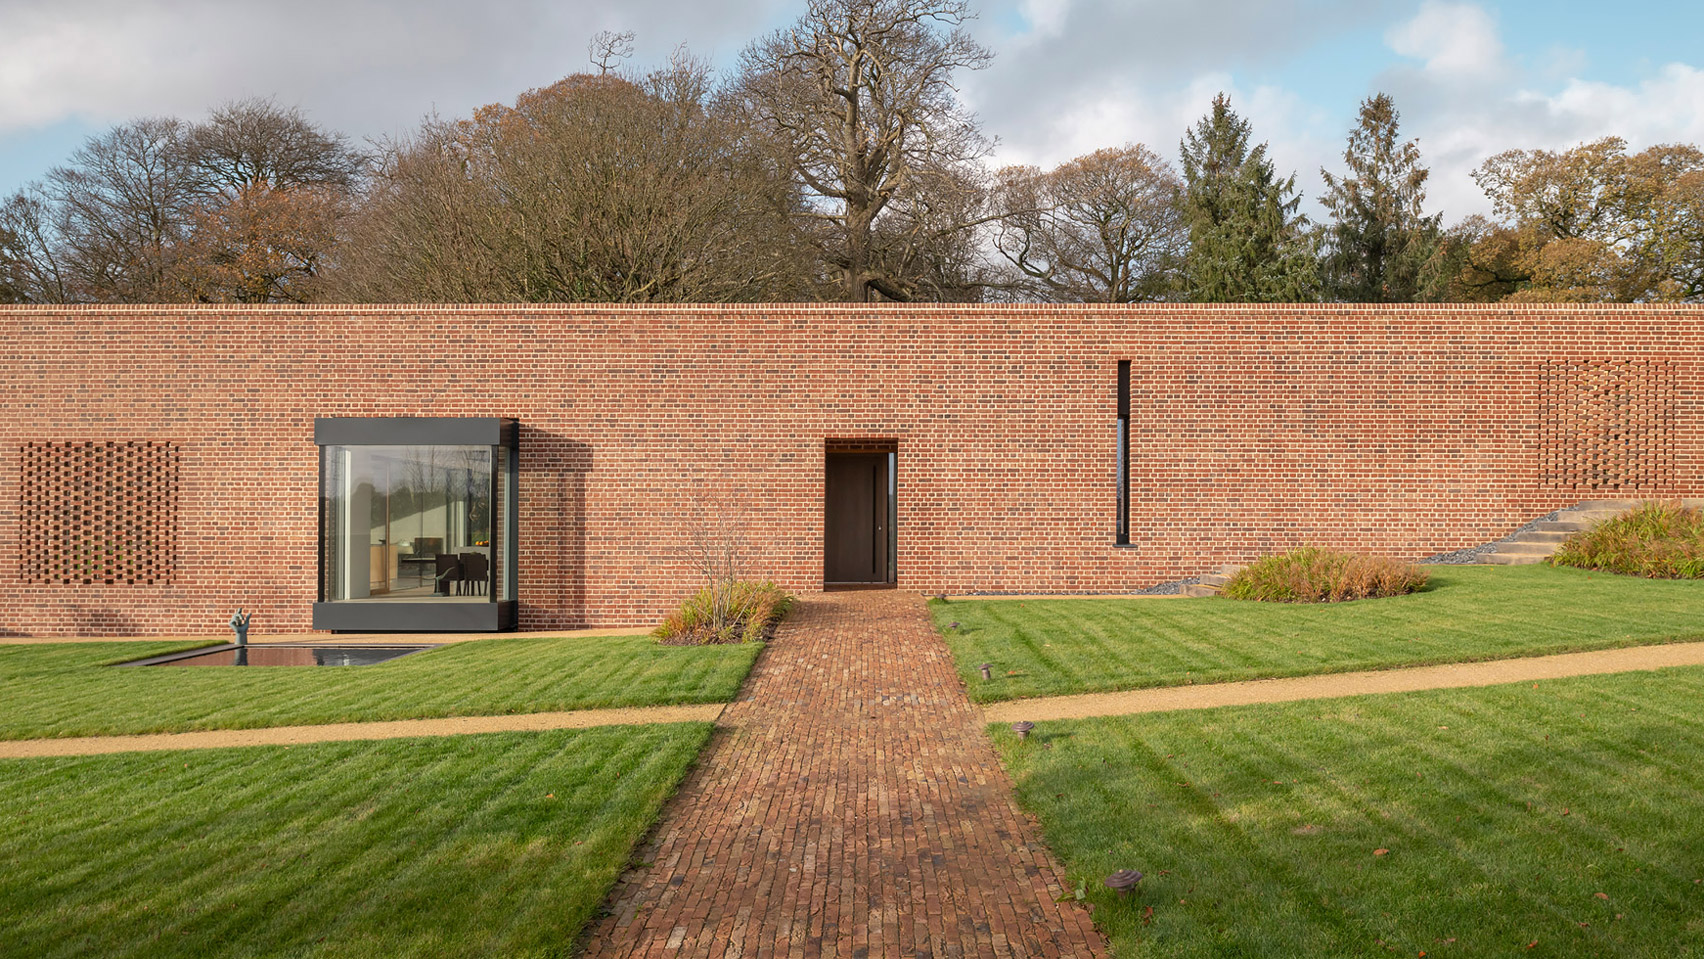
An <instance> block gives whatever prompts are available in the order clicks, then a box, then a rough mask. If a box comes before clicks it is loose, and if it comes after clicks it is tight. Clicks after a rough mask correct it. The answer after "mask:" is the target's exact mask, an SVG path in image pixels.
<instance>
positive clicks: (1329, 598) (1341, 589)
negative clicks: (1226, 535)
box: [1224, 546, 1426, 603]
mask: <svg viewBox="0 0 1704 959" xmlns="http://www.w3.org/2000/svg"><path fill="white" fill-rule="evenodd" d="M1424 585H1426V571H1425V570H1422V569H1421V568H1419V567H1418V566H1415V565H1414V564H1412V563H1405V562H1402V561H1401V560H1396V559H1391V558H1390V557H1388V556H1365V555H1362V554H1360V553H1345V552H1341V551H1339V550H1333V549H1321V548H1320V547H1317V546H1304V547H1302V548H1300V549H1293V550H1291V551H1289V552H1288V553H1279V554H1277V555H1274V556H1263V557H1261V558H1260V559H1258V560H1255V561H1254V562H1253V563H1251V564H1249V565H1248V566H1246V567H1244V568H1242V569H1241V570H1238V571H1237V574H1236V575H1235V576H1232V577H1231V581H1230V582H1228V583H1226V584H1225V589H1224V595H1226V596H1229V597H1230V598H1232V599H1254V600H1260V601H1263V602H1268V603H1341V602H1344V601H1346V600H1351V599H1372V598H1375V597H1379V596H1401V595H1403V594H1405V593H1412V592H1414V591H1415V590H1417V589H1419V588H1420V587H1422V586H1424Z"/></svg>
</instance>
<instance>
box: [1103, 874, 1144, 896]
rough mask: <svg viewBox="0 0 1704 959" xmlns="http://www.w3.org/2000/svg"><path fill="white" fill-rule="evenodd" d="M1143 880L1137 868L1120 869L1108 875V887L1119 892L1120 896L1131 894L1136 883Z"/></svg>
mask: <svg viewBox="0 0 1704 959" xmlns="http://www.w3.org/2000/svg"><path fill="white" fill-rule="evenodd" d="M1141 881H1142V874H1141V873H1139V872H1137V871H1136V870H1134V869H1120V870H1118V871H1117V872H1115V873H1113V874H1112V875H1110V876H1108V877H1106V887H1107V888H1108V889H1111V890H1112V891H1114V892H1116V893H1118V894H1119V895H1120V896H1128V895H1129V894H1130V890H1132V889H1135V888H1136V884H1137V883H1139V882H1141Z"/></svg>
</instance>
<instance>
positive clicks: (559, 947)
mask: <svg viewBox="0 0 1704 959" xmlns="http://www.w3.org/2000/svg"><path fill="white" fill-rule="evenodd" d="M709 734H710V726H709V725H708V724H676V725H657V726H638V727H612V728H601V729H590V730H580V731H572V732H550V733H499V734H491V735H478V736H457V737H446V738H442V739H409V740H390V741H386V742H382V743H324V744H318V745H313V746H298V747H294V748H283V747H276V748H275V747H255V748H246V749H218V750H195V751H184V752H170V753H149V754H138V755H124V756H95V757H80V758H74V759H35V760H7V761H0V916H4V917H5V921H4V922H0V955H7V956H13V955H15V956H32V957H38V959H54V957H72V956H108V957H137V959H140V957H165V956H214V955H217V956H233V957H239V956H240V957H260V956H268V957H271V956H277V957H283V956H293V957H306V956H312V957H316V959H319V957H326V959H330V957H339V959H342V957H350V959H354V957H373V959H378V957H402V956H407V957H415V956H458V957H459V956H502V957H533V956H563V955H567V954H568V952H569V950H570V948H571V945H572V943H573V942H574V939H575V936H576V935H578V933H579V931H580V929H581V927H582V926H583V925H584V924H585V923H586V921H587V920H588V919H589V918H590V917H591V916H593V915H594V913H595V911H596V910H597V908H598V906H599V904H600V902H601V900H602V898H603V896H604V894H605V892H606V891H607V890H608V888H609V886H610V884H611V883H612V882H613V881H614V880H615V877H616V875H617V874H618V872H619V871H620V869H621V868H622V867H623V866H624V865H625V863H626V862H627V861H628V857H629V855H630V854H631V852H630V851H631V849H632V847H633V845H634V843H635V842H637V841H638V840H639V839H640V838H641V836H642V835H643V834H644V833H645V831H646V830H647V829H648V828H649V827H650V825H651V823H652V822H653V821H654V820H655V818H656V816H657V814H658V811H659V810H660V809H661V807H662V804H663V802H664V801H665V800H666V799H667V798H668V796H669V795H670V794H671V793H672V792H673V791H674V789H675V786H676V784H677V783H678V782H679V781H680V779H681V777H682V776H683V775H684V774H685V772H686V770H687V768H688V767H689V766H690V765H691V763H692V761H693V758H694V757H695V756H696V755H697V753H698V750H699V749H700V748H701V747H702V746H703V745H704V742H705V741H706V739H707V738H708V736H709Z"/></svg>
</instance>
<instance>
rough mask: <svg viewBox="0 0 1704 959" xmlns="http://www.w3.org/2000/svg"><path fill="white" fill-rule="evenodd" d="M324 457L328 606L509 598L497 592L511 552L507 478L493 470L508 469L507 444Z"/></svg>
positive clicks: (338, 451) (337, 449)
mask: <svg viewBox="0 0 1704 959" xmlns="http://www.w3.org/2000/svg"><path fill="white" fill-rule="evenodd" d="M323 456H324V459H323V460H322V466H321V484H322V488H321V496H322V498H323V502H324V508H325V514H324V522H325V526H324V533H325V553H326V555H325V563H324V570H325V577H326V581H325V599H326V601H327V602H350V601H369V602H372V601H384V600H406V601H409V602H478V603H488V602H492V601H494V600H495V599H498V598H504V597H499V596H495V595H493V594H494V593H495V592H497V591H498V590H494V589H493V588H492V587H493V586H494V585H499V584H496V583H495V582H494V579H495V577H494V576H493V572H494V567H495V566H496V565H499V564H501V562H502V560H503V559H504V558H505V556H506V553H507V550H505V549H503V548H502V546H503V544H501V543H498V542H496V541H497V540H501V539H503V538H506V537H505V535H504V534H505V533H506V526H507V524H506V523H504V522H501V521H499V522H495V523H494V522H493V517H494V515H495V510H494V507H495V506H496V505H497V504H496V503H495V502H494V497H493V493H494V492H495V491H494V489H493V487H494V486H496V485H498V484H500V483H503V482H504V478H500V477H499V470H497V469H495V468H494V467H495V466H498V465H501V466H502V467H503V469H502V470H501V472H502V473H504V474H507V473H508V469H507V467H508V465H509V464H508V461H509V456H508V450H507V449H506V448H504V447H492V446H327V447H324V453H323ZM505 478H506V477H505ZM505 499H506V500H507V498H505ZM509 502H512V500H509V501H508V502H505V504H504V507H505V508H507V507H508V503H509ZM494 534H495V535H494ZM494 545H495V546H496V547H497V548H496V549H495V550H494ZM493 557H496V558H497V560H498V563H497V564H494V563H493V562H492V559H493ZM504 585H507V584H502V585H499V589H502V588H503V586H504Z"/></svg>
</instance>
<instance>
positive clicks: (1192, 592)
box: [1183, 583, 1219, 596]
mask: <svg viewBox="0 0 1704 959" xmlns="http://www.w3.org/2000/svg"><path fill="white" fill-rule="evenodd" d="M1183 595H1185V596H1217V595H1219V587H1217V586H1208V585H1205V584H1203V583H1190V584H1189V585H1188V586H1185V587H1183Z"/></svg>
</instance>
